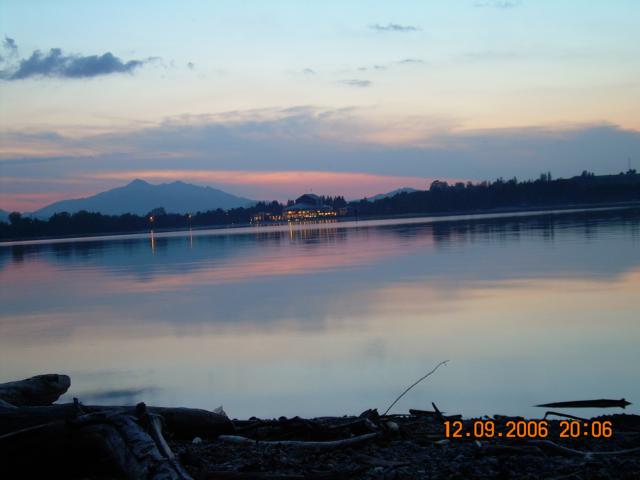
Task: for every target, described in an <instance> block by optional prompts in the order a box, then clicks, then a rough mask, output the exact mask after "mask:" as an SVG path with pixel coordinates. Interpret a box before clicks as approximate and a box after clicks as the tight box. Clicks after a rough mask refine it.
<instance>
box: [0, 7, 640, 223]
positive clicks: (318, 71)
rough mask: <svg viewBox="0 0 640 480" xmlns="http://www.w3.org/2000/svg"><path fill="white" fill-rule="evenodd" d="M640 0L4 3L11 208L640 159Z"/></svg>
mask: <svg viewBox="0 0 640 480" xmlns="http://www.w3.org/2000/svg"><path fill="white" fill-rule="evenodd" d="M639 23H640V2H638V1H637V0H610V1H605V0H602V1H589V2H585V1H583V0H573V1H571V0H451V1H428V0H420V1H394V2H388V1H374V0H370V1H356V0H352V1H348V0H342V1H322V2H317V1H303V0H297V1H284V0H281V1H279V0H272V1H257V0H256V1H240V0H228V1H227V0H217V1H188V0H186V1H180V2H163V1H149V2H145V1H138V2H128V1H115V0H114V1H110V2H86V1H64V0H60V1H57V2H49V1H45V0H31V1H29V2H24V1H12V0H0V41H2V46H1V48H0V57H1V58H0V208H1V209H4V210H8V211H12V210H18V211H24V212H28V211H34V210H36V209H38V208H40V207H43V206H45V205H47V204H49V203H51V202H53V201H57V200H61V199H65V198H77V197H82V196H87V195H91V194H94V193H97V192H99V191H103V190H106V189H109V188H113V187H115V186H119V185H122V184H124V183H127V182H128V181H130V180H132V179H134V178H142V179H144V180H147V181H150V182H152V183H160V182H168V181H174V180H182V181H187V182H192V183H196V184H199V185H211V186H214V187H217V188H221V189H223V190H225V191H228V192H230V193H234V194H238V195H242V196H244V197H248V198H253V199H265V200H266V199H269V200H270V199H277V200H286V199H288V198H295V197H296V196H298V195H299V194H301V193H304V192H308V191H313V192H315V193H318V194H327V195H344V196H346V197H347V198H358V197H362V196H370V195H374V194H377V193H381V192H386V191H390V190H393V189H395V188H398V187H404V186H409V187H414V188H427V187H428V185H429V183H430V182H431V181H432V180H434V179H445V180H451V181H457V180H465V181H466V180H471V181H481V180H491V179H495V178H497V177H505V178H511V177H514V176H516V177H517V178H519V179H527V178H536V177H537V176H538V175H539V174H540V173H541V172H543V171H544V172H546V171H551V172H552V174H553V175H554V176H555V177H562V176H572V175H575V174H579V173H580V172H582V170H585V169H586V170H590V171H593V172H595V173H598V174H604V173H618V172H620V171H623V170H626V169H627V168H628V165H629V163H631V166H632V167H635V168H638V167H640V61H638V59H639V58H640V30H639V29H638V28H637V25H638V24H639Z"/></svg>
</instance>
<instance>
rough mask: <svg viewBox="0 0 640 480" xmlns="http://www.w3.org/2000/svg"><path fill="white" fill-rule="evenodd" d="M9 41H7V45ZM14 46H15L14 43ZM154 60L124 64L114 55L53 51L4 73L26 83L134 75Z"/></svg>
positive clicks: (53, 49)
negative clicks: (34, 79)
mask: <svg viewBox="0 0 640 480" xmlns="http://www.w3.org/2000/svg"><path fill="white" fill-rule="evenodd" d="M6 41H7V39H5V43H6ZM13 44H14V45H15V42H13ZM150 60H152V59H151V58H148V59H145V60H129V61H127V62H125V61H122V60H121V59H120V58H118V57H116V56H115V55H113V54H112V53H111V52H107V53H104V54H102V55H88V56H81V55H65V54H64V53H63V52H62V50H61V49H59V48H52V49H51V50H49V52H48V53H46V54H44V53H42V52H41V51H39V50H36V51H35V52H33V53H32V54H31V56H30V57H29V58H25V59H22V60H20V62H19V63H18V64H17V65H15V66H14V68H13V69H10V70H8V71H4V72H2V77H1V78H4V79H5V80H23V79H25V78H30V77H35V76H44V77H59V78H91V77H97V76H100V75H109V74H112V73H133V71H134V70H135V69H136V68H138V67H141V66H142V65H144V64H145V63H147V62H149V61H150Z"/></svg>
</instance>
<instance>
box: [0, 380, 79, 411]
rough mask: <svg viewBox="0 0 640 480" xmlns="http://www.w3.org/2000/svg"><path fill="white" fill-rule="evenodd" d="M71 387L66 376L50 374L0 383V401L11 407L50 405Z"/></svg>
mask: <svg viewBox="0 0 640 480" xmlns="http://www.w3.org/2000/svg"><path fill="white" fill-rule="evenodd" d="M70 386H71V379H70V378H69V377H68V376H67V375H58V374H57V373H50V374H46V375H36V376H35V377H31V378H26V379H24V380H18V381H16V382H7V383H0V400H3V401H4V402H6V403H9V404H10V405H13V406H16V407H18V406H29V405H51V404H52V403H53V402H55V401H56V400H58V398H60V395H62V394H64V393H65V392H66V391H67V390H69V387H70Z"/></svg>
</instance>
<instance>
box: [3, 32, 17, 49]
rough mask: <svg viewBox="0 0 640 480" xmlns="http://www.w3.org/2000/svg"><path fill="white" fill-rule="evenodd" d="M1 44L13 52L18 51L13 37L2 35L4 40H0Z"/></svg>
mask: <svg viewBox="0 0 640 480" xmlns="http://www.w3.org/2000/svg"><path fill="white" fill-rule="evenodd" d="M2 46H3V47H4V48H5V49H6V50H9V51H10V52H13V53H18V45H17V44H16V41H15V40H14V39H13V38H9V37H7V36H5V37H4V41H3V42H2Z"/></svg>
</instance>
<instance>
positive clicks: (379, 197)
mask: <svg viewBox="0 0 640 480" xmlns="http://www.w3.org/2000/svg"><path fill="white" fill-rule="evenodd" d="M417 191H418V190H416V189H415V188H411V187H402V188H396V189H395V190H392V191H391V192H387V193H379V194H378V195H374V196H373V197H367V200H369V201H370V202H375V201H376V200H382V199H383V198H388V197H395V196H396V195H398V194H399V193H411V192H417Z"/></svg>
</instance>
